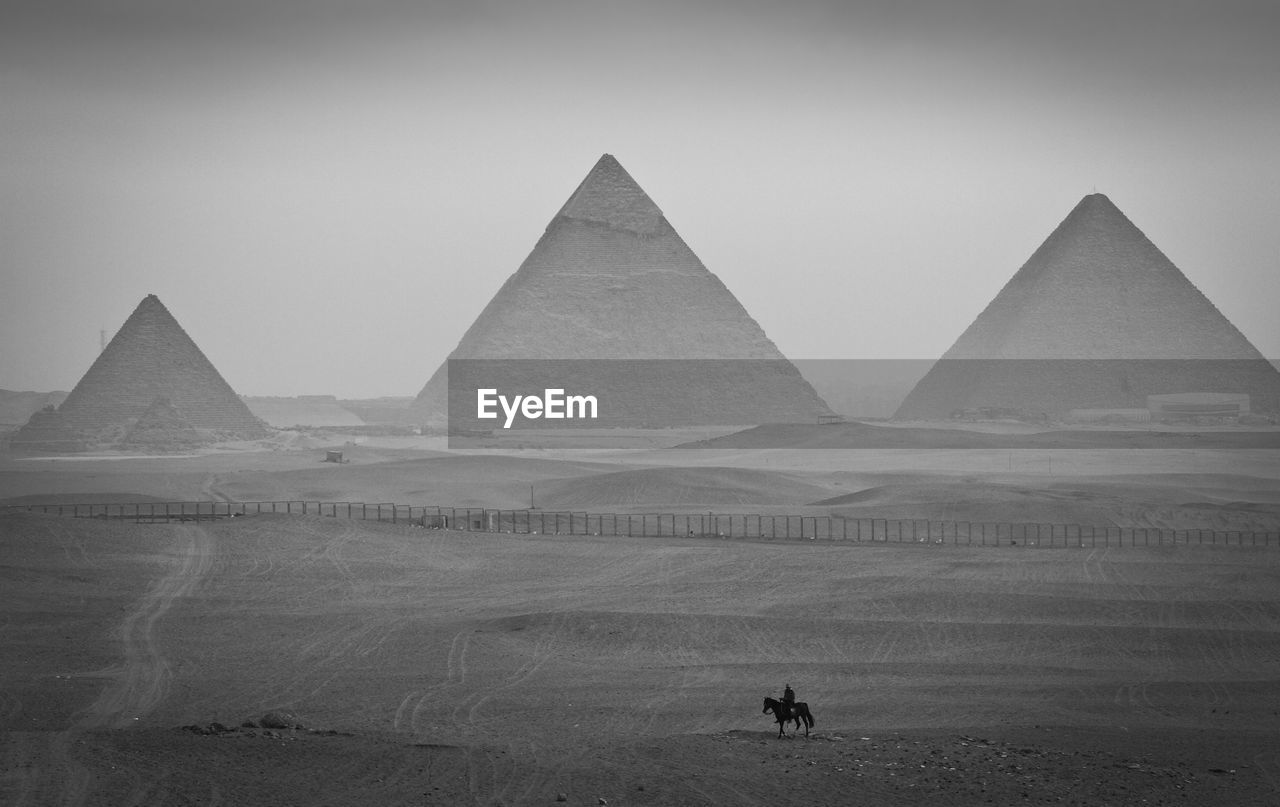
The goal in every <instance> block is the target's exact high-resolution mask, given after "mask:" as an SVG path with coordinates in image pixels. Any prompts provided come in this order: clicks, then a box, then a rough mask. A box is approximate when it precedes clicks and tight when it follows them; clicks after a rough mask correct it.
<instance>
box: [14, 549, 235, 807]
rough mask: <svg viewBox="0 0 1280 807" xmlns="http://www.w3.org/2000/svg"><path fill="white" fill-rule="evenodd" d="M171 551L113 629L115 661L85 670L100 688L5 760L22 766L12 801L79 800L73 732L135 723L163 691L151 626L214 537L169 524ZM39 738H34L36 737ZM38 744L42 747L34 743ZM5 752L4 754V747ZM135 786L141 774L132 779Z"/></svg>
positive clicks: (196, 577)
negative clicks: (62, 724)
mask: <svg viewBox="0 0 1280 807" xmlns="http://www.w3.org/2000/svg"><path fill="white" fill-rule="evenodd" d="M173 536H174V539H175V544H176V546H175V551H176V557H175V558H174V559H173V563H171V564H170V565H169V566H168V568H167V569H166V570H165V572H164V573H163V575H162V576H161V577H159V578H158V579H157V580H156V581H155V582H154V584H153V585H152V586H151V589H150V591H148V592H147V594H146V596H144V597H143V598H142V599H141V600H140V601H139V602H138V603H137V604H136V605H135V606H134V608H133V609H132V610H130V611H129V612H128V613H127V614H126V615H125V617H124V620H123V621H122V622H121V624H120V627H119V628H118V633H119V638H120V643H121V656H122V662H121V664H120V665H119V666H116V667H112V668H110V669H108V670H105V671H102V672H99V673H93V675H94V676H95V677H106V678H107V682H106V685H105V686H104V687H103V690H102V692H101V693H100V694H99V695H98V698H97V700H95V701H94V702H93V703H92V704H91V705H90V706H89V707H88V708H86V709H85V710H84V711H83V712H81V713H80V714H79V716H78V719H77V720H76V722H75V723H74V724H73V725H72V726H71V727H70V728H68V729H67V730H66V731H60V732H55V733H52V734H43V733H33V734H31V735H28V740H29V742H28V743H25V744H24V745H25V746H26V748H25V750H24V751H23V753H22V754H21V758H20V759H8V760H7V764H6V768H7V769H8V770H10V771H15V770H24V771H27V772H29V775H28V776H26V777H23V778H24V779H25V780H26V781H24V782H19V783H17V786H16V789H15V790H14V791H12V792H11V794H10V795H11V796H14V797H16V801H15V802H14V807H19V806H20V805H27V804H43V803H46V802H44V801H43V800H42V796H41V794H44V795H47V794H48V793H50V792H56V793H58V798H57V799H55V800H54V801H53V802H51V803H56V804H60V805H64V807H77V805H81V804H84V803H85V801H86V799H87V798H88V797H89V796H90V794H92V793H93V792H94V789H95V784H94V778H95V777H94V774H93V772H91V771H90V770H89V769H88V768H86V767H85V766H84V765H82V764H81V763H80V762H79V761H78V760H77V759H76V758H75V754H74V753H73V750H72V749H73V748H74V747H75V746H76V745H77V744H78V743H79V742H80V738H81V736H82V735H83V734H84V733H85V732H88V731H93V730H96V729H119V728H125V727H129V726H133V725H136V724H137V721H139V720H140V719H141V718H142V717H143V716H145V715H146V714H147V713H148V712H150V711H151V710H152V709H153V708H154V707H155V706H156V704H158V703H160V702H161V701H162V700H163V699H164V697H165V695H166V694H167V693H168V690H169V684H170V682H171V680H172V677H173V675H172V672H171V670H170V668H169V662H168V660H167V659H166V658H165V657H164V654H163V653H162V652H161V649H160V646H159V642H158V638H157V627H158V626H159V624H160V622H161V620H162V619H163V618H164V616H165V614H167V613H168V612H169V610H170V609H171V608H172V607H173V605H174V603H175V602H177V601H178V600H179V599H181V598H183V597H185V596H187V595H188V594H190V593H191V592H192V591H193V590H194V589H195V587H196V586H197V585H199V583H200V581H201V580H202V579H203V577H204V576H205V575H206V574H207V573H208V571H209V570H210V569H211V568H212V565H213V556H214V539H213V537H212V536H211V535H210V534H209V533H208V532H206V531H205V530H204V528H203V527H199V526H186V525H183V526H180V527H175V528H173ZM42 739H43V740H45V741H46V742H44V743H41V742H40V740H42ZM42 745H43V750H41V746H42ZM8 756H12V751H11V752H10V754H9V755H8ZM136 784H137V786H139V787H141V786H142V785H143V783H142V782H141V781H139V782H137V783H136Z"/></svg>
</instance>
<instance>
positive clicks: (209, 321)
mask: <svg viewBox="0 0 1280 807" xmlns="http://www.w3.org/2000/svg"><path fill="white" fill-rule="evenodd" d="M21 5H22V4H21V3H14V2H8V3H4V4H2V5H0V9H3V10H0V283H2V285H0V388H5V389H19V390H24V389H27V390H40V391H45V390H52V389H70V388H71V387H72V386H73V385H74V384H75V383H76V381H78V380H79V378H80V377H81V376H82V375H83V374H84V372H85V370H87V369H88V367H89V365H90V364H91V363H92V361H93V359H94V357H95V355H96V354H97V351H98V345H99V332H100V331H101V330H103V329H106V330H107V332H108V336H110V334H111V333H113V332H114V331H115V330H116V329H117V328H119V327H120V325H121V324H123V322H124V320H125V319H126V318H127V317H128V315H129V314H130V312H132V311H133V309H134V307H135V306H136V305H137V304H138V302H139V301H140V300H141V299H142V298H143V297H144V296H145V295H147V294H151V293H154V294H157V295H159V297H160V299H161V300H162V301H163V302H164V303H165V305H166V306H167V307H168V308H169V310H170V311H171V312H172V313H173V315H174V316H175V317H176V318H177V319H178V321H179V322H180V323H182V325H183V326H184V327H185V329H186V330H187V332H188V333H189V334H190V335H191V336H192V338H193V339H194V340H195V341H196V344H198V345H199V346H200V347H201V348H202V349H203V350H204V352H205V354H206V355H207V356H208V357H209V358H210V360H211V361H212V362H213V363H214V365H215V366H217V367H218V369H219V370H220V371H221V372H222V375H223V376H224V377H225V378H226V379H227V381H228V382H229V383H230V384H231V385H232V386H233V387H234V388H235V389H236V390H237V391H239V392H241V393H244V394H249V395H295V394H317V393H332V394H336V395H339V396H341V397H372V396H378V395H413V394H416V393H417V391H418V390H419V389H420V388H421V387H422V385H423V384H424V383H425V382H426V380H427V378H428V377H429V376H430V374H431V373H432V371H433V370H434V369H435V367H436V366H437V365H438V364H439V363H440V361H441V360H443V359H444V357H445V356H446V354H447V353H448V352H449V351H450V350H451V349H452V348H453V347H454V346H455V345H456V344H457V342H458V340H459V338H460V337H461V336H462V333H463V331H464V330H465V329H466V328H467V326H468V325H470V323H471V322H472V320H473V319H474V318H475V317H476V315H477V314H478V313H479V312H480V310H481V308H482V307H483V306H484V305H485V303H486V302H488V300H489V298H490V297H491V296H492V295H493V294H494V292H496V291H497V289H498V288H499V286H501V284H502V283H503V281H504V280H506V278H507V277H508V275H510V274H511V273H512V272H514V271H515V270H516V269H517V267H519V265H520V263H521V262H522V261H523V260H524V258H525V257H526V255H528V253H529V251H530V250H531V249H532V248H533V245H534V243H535V242H536V241H537V239H538V237H539V236H540V235H541V233H542V231H543V229H544V228H545V227H546V225H547V223H548V222H549V221H550V219H551V217H552V216H553V215H554V214H555V213H556V211H557V210H558V209H559V207H560V205H561V204H563V202H564V201H565V199H566V198H567V197H568V196H569V194H570V193H571V192H572V191H573V190H574V188H575V187H576V186H577V184H578V182H579V181H581V179H582V177H583V176H584V175H585V174H586V172H587V171H588V170H589V169H590V168H591V166H592V165H593V164H594V163H595V161H596V160H597V159H598V158H599V156H600V155H601V154H602V153H605V152H608V153H611V154H613V155H615V156H616V157H617V158H618V159H619V161H620V162H621V163H622V165H623V166H624V167H626V168H627V170H628V171H629V172H630V173H631V175H632V176H633V177H635V179H636V180H637V181H638V182H639V183H640V185H641V186H642V187H643V188H645V190H646V191H648V193H649V195H650V196H652V197H653V199H654V201H655V202H657V204H658V205H659V207H661V208H662V210H663V211H664V212H665V213H666V216H667V218H668V220H669V221H670V222H671V223H672V224H673V225H674V226H675V228H676V230H677V231H678V232H679V233H680V234H681V235H682V236H683V237H684V239H685V241H686V242H688V244H689V245H690V247H691V248H692V249H693V250H694V252H696V253H697V254H698V256H699V257H700V258H701V259H702V261H703V263H705V264H706V265H707V267H708V268H709V269H710V270H711V271H713V272H715V273H716V274H717V275H718V276H719V277H720V279H721V280H723V281H724V282H725V284H726V285H727V286H728V287H729V289H730V290H731V291H732V292H733V293H734V294H735V295H736V296H737V297H738V299H739V300H740V301H741V302H742V304H743V305H744V306H745V307H746V309H747V310H748V311H749V312H750V313H751V314H752V315H753V316H754V317H755V319H756V320H757V321H758V322H759V323H760V324H761V326H762V327H763V328H764V329H765V331H766V332H767V333H768V334H769V335H770V336H771V337H772V338H773V340H774V342H776V343H777V345H778V347H779V348H780V349H781V350H782V351H783V353H785V354H787V355H788V356H791V357H793V358H877V357H885V358H904V357H905V358H935V357H937V356H938V355H940V354H941V353H942V352H943V351H944V350H946V349H947V348H948V347H949V346H950V345H951V343H952V342H953V341H954V340H955V339H956V337H957V336H959V334H960V332H961V331H962V330H963V329H964V328H965V327H966V326H967V325H968V324H969V323H970V322H971V321H972V320H973V318H974V317H975V316H976V315H977V314H978V313H979V312H980V311H981V310H982V308H983V307H984V306H985V305H986V304H987V302H989V301H990V300H991V298H992V297H993V296H994V295H995V294H996V292H997V291H998V290H999V289H1000V288H1001V286H1003V284H1004V283H1005V282H1006V281H1007V280H1008V279H1009V277H1010V276H1011V275H1012V274H1013V273H1014V272H1015V271H1016V270H1017V269H1018V267H1019V266H1021V265H1022V263H1023V262H1024V261H1025V260H1026V259H1027V258H1028V257H1029V256H1030V255H1031V253H1032V251H1033V250H1034V249H1035V248H1036V247H1037V246H1038V245H1039V244H1040V242H1041V241H1043V240H1044V238H1045V237H1046V236H1047V235H1048V234H1049V233H1050V232H1051V231H1052V229H1053V228H1054V227H1055V226H1057V224H1058V223H1059V222H1060V221H1061V220H1062V219H1063V218H1064V217H1065V216H1066V215H1067V213H1068V212H1069V211H1070V210H1071V208H1072V207H1073V206H1074V205H1075V204H1076V202H1078V201H1079V199H1080V197H1082V196H1083V195H1085V194H1087V193H1090V192H1092V191H1094V190H1095V189H1096V190H1098V191H1101V192H1103V193H1106V194H1107V195H1108V196H1109V197H1110V198H1111V199H1112V201H1113V202H1115V203H1116V205H1118V206H1119V208H1120V209H1121V210H1123V211H1124V212H1125V213H1126V214H1127V215H1128V216H1129V217H1130V218H1131V219H1132V220H1133V221H1134V223H1135V224H1136V225H1137V226H1138V227H1139V228H1141V229H1142V230H1143V231H1144V232H1145V233H1146V234H1147V235H1148V236H1149V237H1150V238H1151V239H1152V240H1153V241H1154V242H1155V243H1156V245H1157V246H1158V247H1160V248H1161V249H1162V250H1163V251H1164V252H1165V254H1166V255H1168V256H1169V257H1170V258H1171V259H1172V260H1173V262H1174V263H1175V264H1177V265H1178V266H1179V268H1181V269H1182V271H1183V272H1184V273H1185V274H1186V275H1187V276H1188V277H1189V278H1190V279H1191V280H1192V282H1194V283H1195V284H1196V285H1197V286H1198V287H1199V288H1200V289H1201V290H1202V291H1203V292H1204V293H1205V294H1206V295H1208V297H1209V299H1210V300H1212V301H1213V302H1214V303H1215V304H1216V305H1217V306H1218V308H1219V309H1220V310H1221V311H1222V312H1223V313H1224V314H1226V316H1227V317H1228V318H1230V319H1231V320H1232V321H1233V322H1235V324H1236V325H1237V326H1238V327H1239V328H1240V329H1241V330H1242V331H1243V332H1244V334H1245V335H1246V336H1247V337H1248V338H1249V339H1250V340H1252V341H1253V343H1254V344H1255V345H1256V346H1257V347H1258V348H1259V349H1260V350H1261V351H1262V352H1263V353H1264V354H1266V355H1268V356H1270V357H1277V356H1280V305H1278V304H1277V301H1280V150H1278V149H1280V48H1277V47H1276V46H1275V42H1276V41H1277V37H1278V35H1280V4H1277V3H1275V2H1272V1H1271V0H1260V1H1259V2H1251V3H1242V2H1213V3H1209V2H1178V0H1137V1H1136V2H1129V1H1128V0H1126V1H1125V2H1091V1H1088V0H1086V1H1085V2H1065V1H1064V2H1030V1H1029V0H1016V1H1015V0H1007V1H1006V0H1000V1H997V0H959V1H956V0H938V1H937V2H902V0H884V1H883V2H869V3H862V2H856V1H855V2H834V1H832V2H808V1H807V0H788V1H787V2H776V3H775V2H728V0H721V1H720V2H709V3H698V2H693V3H690V2H687V0H681V1H680V2H648V3H635V2H607V1H602V0H596V1H595V2H576V1H571V0H565V1H563V2H551V3H536V2H510V3H508V2H464V0H456V1H454V2H434V3H433V2H416V3H415V2H409V0H398V1H395V2H382V1H381V0H375V2H359V3H356V2H351V3H340V2H336V0H325V1H322V2H302V0H285V1H284V2H265V0H230V1H229V2H228V1H227V0H222V2H186V0H139V1H136V2H130V1H129V0H119V1H118V2H107V0H101V2H57V3H50V2H43V0H33V2H31V3H29V6H30V9H29V10H26V11H23V10H21V8H20V6H21ZM264 7H265V8H264Z"/></svg>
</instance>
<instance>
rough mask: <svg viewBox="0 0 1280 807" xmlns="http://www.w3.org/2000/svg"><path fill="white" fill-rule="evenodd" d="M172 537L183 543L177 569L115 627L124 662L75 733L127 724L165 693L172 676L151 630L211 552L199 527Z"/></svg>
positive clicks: (205, 567)
mask: <svg viewBox="0 0 1280 807" xmlns="http://www.w3.org/2000/svg"><path fill="white" fill-rule="evenodd" d="M175 533H176V537H180V538H181V539H182V544H181V547H180V550H179V551H180V553H181V554H180V557H179V559H178V564H177V565H176V566H175V567H173V568H171V569H170V570H169V572H168V573H167V574H165V575H164V576H163V577H161V578H160V579H158V580H157V581H156V582H155V585H153V586H152V587H151V590H150V591H148V592H147V595H146V596H145V597H143V598H142V600H141V601H140V602H139V603H138V605H137V606H136V607H135V608H134V609H133V610H132V611H131V612H129V614H128V615H127V616H126V617H125V618H124V622H123V623H122V624H121V626H120V641H121V644H122V646H123V648H122V649H123V655H124V662H123V663H122V664H121V665H120V666H119V667H116V668H113V669H111V670H110V671H109V674H110V676H111V679H112V680H111V682H110V683H108V684H107V686H106V688H104V689H103V691H102V692H101V694H99V695H98V699H97V700H96V701H94V702H93V704H92V705H91V706H89V708H88V709H86V710H85V711H84V716H83V717H81V718H80V720H79V721H78V722H77V723H76V725H75V727H74V728H75V729H80V730H84V729H96V728H116V729H118V728H124V727H126V726H129V725H132V724H133V723H134V722H135V721H137V720H139V719H140V718H141V717H142V716H143V715H145V714H147V713H148V712H150V711H151V710H152V709H153V708H154V707H155V705H156V704H157V703H159V702H160V701H161V700H163V699H164V696H165V695H166V694H167V693H168V691H169V683H170V681H171V680H172V678H173V673H172V671H171V670H170V669H169V662H168V660H166V659H165V657H164V655H163V654H162V653H161V652H160V647H159V645H158V643H157V641H156V626H157V625H158V624H159V623H160V620H161V619H162V618H163V617H164V616H165V614H167V613H168V612H169V609H170V608H172V607H173V604H174V603H175V602H177V601H178V600H180V599H182V598H183V597H185V596H186V595H187V594H189V593H191V591H192V589H194V588H195V587H196V586H197V585H198V584H199V583H200V581H201V580H202V579H203V578H204V576H205V575H206V574H207V573H208V572H209V569H210V568H212V566H213V547H214V540H213V537H212V536H211V535H209V533H208V532H207V531H206V530H205V529H204V528H203V527H200V526H188V525H183V526H180V527H178V528H177V529H176V530H175Z"/></svg>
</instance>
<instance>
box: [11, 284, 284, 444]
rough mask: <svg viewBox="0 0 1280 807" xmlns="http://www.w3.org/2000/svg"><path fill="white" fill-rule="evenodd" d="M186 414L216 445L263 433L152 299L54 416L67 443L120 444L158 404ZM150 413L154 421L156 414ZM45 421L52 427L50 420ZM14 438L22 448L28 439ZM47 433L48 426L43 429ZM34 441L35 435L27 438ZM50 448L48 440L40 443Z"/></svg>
mask: <svg viewBox="0 0 1280 807" xmlns="http://www.w3.org/2000/svg"><path fill="white" fill-rule="evenodd" d="M158 399H160V400H163V401H166V403H165V404H164V405H163V407H164V408H173V409H176V411H179V412H181V413H182V419H183V422H184V427H190V428H194V429H197V430H201V431H203V432H205V433H206V434H207V435H208V436H212V435H209V433H216V436H218V437H226V438H253V437H261V436H265V434H266V430H265V429H264V428H263V425H262V422H261V421H259V420H258V419H257V418H256V417H254V416H253V414H252V413H251V412H250V411H249V408H248V407H247V406H245V404H244V402H243V401H242V400H240V398H239V396H237V395H236V393H235V391H234V390H232V389H231V387H230V386H229V385H228V384H227V382H226V381H224V380H223V379H222V376H221V375H219V374H218V371H217V370H216V369H215V368H214V366H213V365H212V364H211V363H210V362H209V360H208V359H207V358H205V355H204V354H203V353H202V352H200V348H198V347H196V344H195V342H193V341H191V337H189V336H188V335H187V333H186V332H185V331H184V330H182V326H180V325H179V324H178V322H177V320H175V319H174V318H173V316H172V315H171V314H170V313H169V311H168V309H166V308H165V307H164V304H162V303H161V302H160V300H159V298H157V297H156V296H155V295H154V294H153V295H148V296H147V297H146V298H145V299H143V301H142V302H141V303H139V304H138V307H137V308H136V309H134V312H133V313H132V314H130V315H129V318H128V319H127V320H126V321H125V323H124V325H123V326H122V327H121V328H120V330H119V331H118V332H117V333H116V335H115V337H114V338H113V339H112V340H111V341H110V342H109V343H108V344H107V346H106V348H104V349H103V351H102V353H100V354H99V355H98V358H97V359H96V360H95V361H94V363H93V365H92V366H90V367H89V370H88V372H86V373H85V374H84V377H83V378H81V379H80V382H79V383H78V384H76V386H75V388H74V389H72V390H71V392H70V394H68V395H67V397H66V400H64V401H63V402H62V405H61V406H59V407H58V409H57V413H56V414H57V417H56V425H57V427H58V429H60V430H61V431H63V432H64V433H65V435H64V439H68V440H71V439H80V440H85V441H88V442H91V443H92V442H96V443H103V442H117V441H118V439H119V438H121V437H124V436H125V435H126V434H128V433H129V431H130V430H131V429H133V428H134V427H135V426H136V424H137V423H138V421H139V419H140V418H143V416H144V414H146V413H147V412H148V410H152V409H153V406H160V405H158V404H157V403H156V402H157V400H158ZM159 411H160V410H159V409H156V410H153V414H155V413H156V412H159ZM43 420H44V421H45V422H46V424H48V423H52V422H53V420H52V419H51V418H49V417H48V416H46V417H45V418H43ZM35 425H36V424H34V423H29V424H28V426H24V427H23V429H22V430H19V432H18V434H17V435H15V436H14V440H13V443H12V444H13V445H14V446H15V447H21V446H22V445H23V443H24V434H23V432H25V431H27V430H28V428H29V427H31V428H34V426H35ZM46 430H47V426H46ZM30 436H32V437H34V436H35V435H34V434H32V435H30ZM43 437H44V442H46V443H47V442H49V440H48V435H43Z"/></svg>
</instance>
